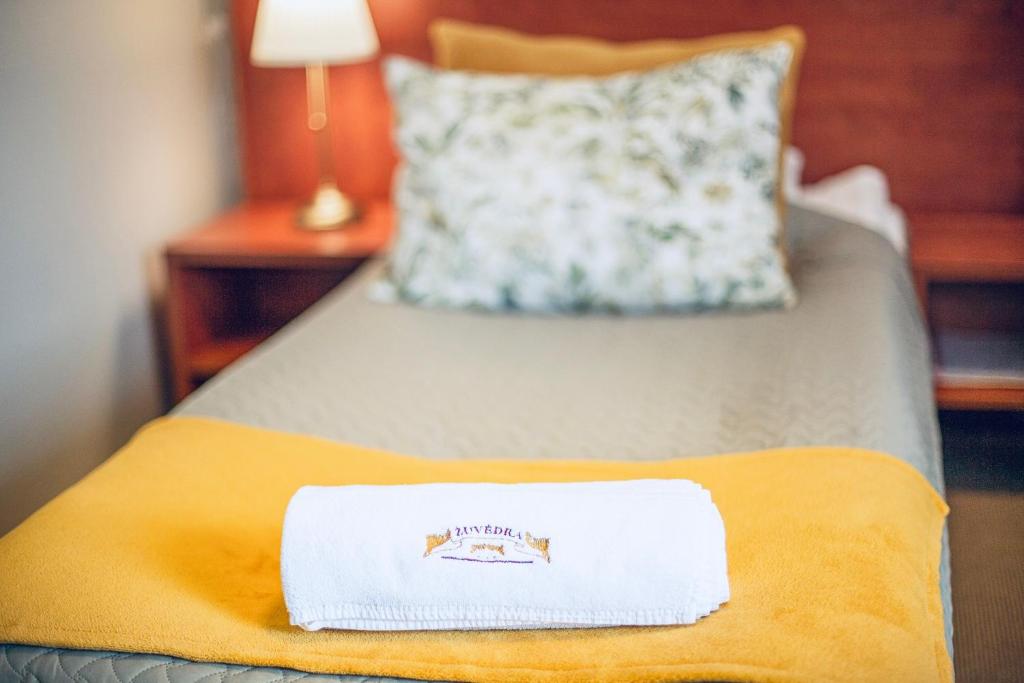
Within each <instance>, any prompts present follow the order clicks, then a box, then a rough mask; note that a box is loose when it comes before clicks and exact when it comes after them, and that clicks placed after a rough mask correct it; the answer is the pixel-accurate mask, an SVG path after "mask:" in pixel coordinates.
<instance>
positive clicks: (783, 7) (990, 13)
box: [232, 0, 1024, 212]
mask: <svg viewBox="0 0 1024 683" xmlns="http://www.w3.org/2000/svg"><path fill="white" fill-rule="evenodd" d="M256 4H257V2H256V0H234V2H233V4H232V22H233V27H234V35H235V49H236V56H237V60H236V65H237V66H236V68H237V70H238V79H237V83H238V88H239V92H238V93H237V94H238V116H239V123H240V129H241V136H242V145H241V147H242V156H243V168H244V178H245V185H246V188H247V192H248V194H249V195H250V196H251V197H253V198H298V197H302V196H304V195H305V194H306V193H307V192H308V191H309V189H310V188H312V187H313V186H314V185H315V178H316V174H315V150H314V147H313V138H312V136H310V135H307V134H306V130H305V109H304V108H305V94H304V80H303V78H304V75H303V72H302V70H301V69H261V68H255V67H253V66H252V65H251V64H250V63H249V60H248V53H249V44H250V40H251V37H252V27H253V21H254V18H255V11H256ZM370 6H371V10H372V12H373V15H374V19H375V22H376V25H377V29H378V32H379V34H380V38H381V43H382V51H383V52H384V53H398V54H404V55H409V56H412V57H416V58H419V59H425V60H428V59H430V47H429V44H428V42H427V34H426V26H427V24H428V23H429V22H430V21H431V20H432V19H434V18H435V17H453V18H458V19H464V20H469V21H475V22H482V23H488V24H496V25H501V26H507V27H510V28H514V29H519V30H523V31H529V32H533V33H574V34H583V35H591V36H598V37H602V38H607V39H611V40H638V39H645V38H661V37H667V38H671V37H693V36H701V35H706V34H712V33H720V32H728V31H735V30H741V29H763V28H769V27H772V26H777V25H780V24H786V23H793V24H797V25H800V26H802V27H803V28H804V30H805V31H806V32H807V38H808V48H807V54H806V58H805V60H804V68H803V71H802V74H801V82H800V89H799V96H798V99H797V110H796V123H795V127H794V137H795V144H796V145H797V146H799V147H801V148H802V149H803V150H804V152H805V153H806V156H807V166H806V170H805V179H808V180H816V179H818V178H820V177H822V176H824V175H828V174H830V173H834V172H836V171H839V170H842V169H844V168H848V167H850V166H853V165H856V164H860V163H870V164H875V165H877V166H879V167H881V168H882V169H883V170H884V171H885V172H886V173H887V174H888V176H889V178H890V180H891V184H892V192H893V196H894V199H895V200H896V201H897V202H898V203H900V204H901V205H902V206H904V207H905V208H907V209H909V210H911V212H913V211H915V210H941V211H949V210H955V211H986V212H1021V211H1024V49H1022V48H1021V46H1022V45H1024V3H1021V2H1015V1H1014V0H915V1H913V2H909V1H904V2H890V1H889V0H836V1H834V2H833V1H829V2H821V1H820V0H787V1H786V2H777V3H776V2H770V3H769V2H761V1H760V0H720V1H718V2H713V3H708V2H693V1H690V0H628V1H625V0H371V1H370ZM331 76H332V81H331V86H332V92H331V103H332V105H333V109H334V116H333V120H334V122H335V126H336V134H335V146H336V152H337V158H338V168H339V175H340V178H339V180H340V184H341V185H342V187H343V188H345V190H346V191H349V192H351V193H352V194H354V195H355V196H357V197H359V198H361V199H372V198H381V197H385V196H387V194H388V188H389V183H390V176H391V170H392V168H393V166H394V163H395V154H394V151H393V150H392V147H391V141H390V134H389V127H390V110H389V107H388V103H387V100H386V97H385V93H384V88H383V85H382V82H381V78H380V69H379V64H378V63H376V62H370V63H367V64H362V65H354V66H346V67H340V68H334V69H332V73H331Z"/></svg>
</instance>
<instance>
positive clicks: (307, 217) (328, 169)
mask: <svg viewBox="0 0 1024 683" xmlns="http://www.w3.org/2000/svg"><path fill="white" fill-rule="evenodd" d="M327 92H328V91H327V67H326V66H324V64H323V62H314V63H312V64H307V65H306V104H307V109H308V114H307V119H306V124H307V125H308V126H309V129H310V130H311V131H312V132H313V135H314V136H315V137H316V155H317V171H318V174H319V181H318V184H317V190H316V194H314V195H313V199H312V200H311V201H310V202H309V203H308V204H306V205H305V206H303V207H302V210H301V211H300V212H299V223H300V225H302V227H305V228H309V229H312V230H327V229H331V228H336V227H338V226H340V225H342V224H344V223H347V222H349V221H351V220H353V219H354V218H355V217H356V213H357V211H356V207H355V205H354V204H353V203H352V201H351V200H350V199H349V198H348V197H346V196H345V195H343V194H342V193H341V190H339V189H338V183H337V179H336V177H335V172H334V154H333V151H332V149H331V127H330V125H329V121H328V118H327Z"/></svg>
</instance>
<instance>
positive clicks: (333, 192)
mask: <svg viewBox="0 0 1024 683" xmlns="http://www.w3.org/2000/svg"><path fill="white" fill-rule="evenodd" d="M358 217H359V208H358V207H357V206H356V205H355V203H354V202H353V201H352V200H351V199H349V198H348V197H346V196H345V195H344V194H343V193H342V192H341V190H339V189H338V186H337V185H335V184H334V183H320V185H319V187H317V188H316V193H315V194H314V195H313V198H312V199H310V201H309V202H308V203H307V204H304V205H303V206H302V208H300V209H299V214H298V217H297V219H298V223H299V227H301V228H303V229H305V230H335V229H337V228H340V227H342V226H344V225H345V224H346V223H351V222H352V221H354V220H356V219H357V218H358Z"/></svg>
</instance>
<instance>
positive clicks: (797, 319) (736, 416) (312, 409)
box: [0, 208, 951, 683]
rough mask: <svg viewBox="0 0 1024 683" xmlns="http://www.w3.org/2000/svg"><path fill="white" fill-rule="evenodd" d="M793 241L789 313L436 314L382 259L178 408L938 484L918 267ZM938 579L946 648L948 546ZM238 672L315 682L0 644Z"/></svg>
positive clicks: (26, 670) (19, 666)
mask: <svg viewBox="0 0 1024 683" xmlns="http://www.w3.org/2000/svg"><path fill="white" fill-rule="evenodd" d="M788 234H789V238H790V240H791V243H792V254H793V258H792V269H793V273H794V276H795V278H796V283H797V287H798V290H799V293H800V297H801V298H800V303H799V305H798V306H797V307H796V308H795V309H793V310H791V311H770V312H758V313H746V314H734V313H733V314H722V313H708V314H703V315H696V316H672V315H664V316H647V317H615V316H581V317H543V316H525V315H496V314H481V313H466V312H459V311H442V310H423V309H417V308H414V307H409V306H404V305H395V304H379V303H374V302H372V301H369V300H368V299H367V296H366V288H367V286H368V285H369V283H370V282H371V281H372V280H373V278H374V277H376V274H377V273H378V271H379V265H376V264H372V265H370V266H368V267H366V268H364V270H363V271H362V272H361V273H360V274H359V275H357V276H356V277H355V278H354V279H352V280H350V282H348V283H347V284H345V285H342V286H341V287H340V288H339V289H338V290H336V291H335V292H333V293H332V294H330V295H329V296H328V297H326V298H325V299H324V300H323V301H321V302H320V303H319V304H317V305H316V306H315V307H314V308H313V309H311V310H310V311H309V312H307V313H306V314H305V315H303V316H302V317H301V318H300V319H299V320H297V321H296V322H294V323H293V324H291V325H289V326H288V327H287V328H286V329H285V330H283V331H282V332H281V333H279V334H278V335H276V336H275V337H274V338H273V339H271V340H270V341H269V342H267V343H266V344H264V345H262V346H261V347H260V348H259V349H257V350H256V351H255V352H253V353H251V354H249V355H248V356H247V357H245V358H243V359H242V360H240V361H239V362H238V363H236V364H235V365H233V366H232V367H231V368H230V369H229V370H227V371H225V372H224V373H222V374H221V375H219V376H218V377H217V378H216V379H214V380H213V381H211V382H210V383H209V384H208V385H206V386H204V387H203V388H202V389H201V390H200V391H198V392H196V393H195V394H194V395H193V396H192V397H190V398H189V399H188V400H186V401H185V402H184V403H182V404H181V405H180V406H179V407H178V408H177V409H176V412H177V413H178V414H185V415H205V416H212V417H218V418H223V419H226V420H232V421H235V422H240V423H244V424H249V425H256V426H260V427H268V428H273V429H280V430H286V431H292V432H300V433H305V434H314V435H318V436H323V437H327V438H330V439H336V440H340V441H346V442H351V443H357V444H362V445H367V446H373V447H378V448H385V449H390V450H395V451H399V452H403V453H408V454H415V455H421V456H427V457H432V458H494V457H497V458H612V459H661V458H672V457H685V456H697V455H709V454H714V453H722V452H732V451H746V450H754V449H761V448H771V447H776V446H796V445H845V446H859V447H864V448H871V449H877V450H881V451H885V452H888V453H891V454H893V455H895V456H897V457H899V458H902V459H904V460H906V461H907V462H909V463H910V464H912V465H913V466H914V467H916V468H917V469H918V470H920V471H921V472H922V473H923V474H924V475H925V476H926V477H927V478H928V480H929V481H931V482H932V484H934V485H935V486H936V488H938V489H939V490H940V491H941V490H942V466H941V458H940V451H939V444H938V438H937V428H936V420H935V408H934V401H933V397H932V388H931V381H930V376H931V369H930V363H929V354H928V347H927V341H926V336H925V333H924V329H923V327H922V324H921V320H920V316H919V314H918V310H917V305H916V301H915V298H914V292H913V288H912V286H911V282H910V278H909V276H908V272H907V268H906V265H905V263H904V262H903V261H902V260H901V258H900V257H899V256H898V255H897V254H896V252H895V251H894V250H893V249H892V247H891V246H890V245H889V244H888V243H887V242H885V241H884V239H883V238H881V237H879V236H878V235H876V234H874V233H871V232H869V231H867V230H865V229H863V228H859V227H857V226H852V225H848V224H845V223H843V222H841V221H837V220H834V219H830V218H826V217H824V216H820V215H818V214H814V213H811V212H808V211H805V210H800V209H795V208H794V209H791V212H790V218H789V231H788ZM942 576H943V586H942V590H943V596H944V601H945V609H946V630H947V641H950V642H951V638H950V635H951V618H950V615H951V612H950V609H951V608H950V603H949V595H950V591H949V572H948V558H947V557H944V558H943V567H942ZM950 647H951V645H950ZM235 676H239V677H244V678H245V680H246V681H257V682H261V683H262V682H269V681H281V680H284V681H288V680H292V679H293V678H298V677H301V676H304V674H299V673H297V672H287V671H282V670H278V669H266V668H260V667H256V668H253V667H242V666H232V665H225V664H196V663H190V662H186V661H183V660H179V659H174V658H170V657H158V656H150V655H122V654H112V653H84V652H80V651H71V650H53V649H45V648H33V647H19V646H0V679H2V680H7V679H11V680H29V679H35V680H46V681H62V680H69V681H76V682H78V683H81V682H82V681H90V682H91V681H101V680H115V681H119V682H121V683H124V682H125V681H128V680H132V681H144V680H150V679H153V680H159V681H162V682H163V683H166V682H167V681H171V682H173V683H179V682H180V683H198V682H199V681H200V680H211V679H217V678H220V679H223V678H233V677H235ZM316 678H324V679H325V680H326V679H331V680H342V679H346V677H337V676H327V677H316ZM347 680H367V679H363V678H361V677H359V678H354V677H347Z"/></svg>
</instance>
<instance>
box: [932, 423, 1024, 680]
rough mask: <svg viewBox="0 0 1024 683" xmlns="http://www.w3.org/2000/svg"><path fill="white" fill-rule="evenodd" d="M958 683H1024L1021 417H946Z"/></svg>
mask: <svg viewBox="0 0 1024 683" xmlns="http://www.w3.org/2000/svg"><path fill="white" fill-rule="evenodd" d="M939 422H940V425H941V427H942V438H943V454H944V459H945V463H946V487H947V497H948V499H949V504H950V509H951V512H950V518H949V533H950V548H951V551H952V564H953V571H952V574H953V628H954V636H953V637H954V643H953V647H954V650H955V653H956V656H955V662H956V679H957V682H958V683H975V682H979V681H985V682H991V683H1000V682H1002V681H1007V682H1010V681H1013V682H1017V681H1024V413H970V412H943V413H941V414H940V415H939Z"/></svg>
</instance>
